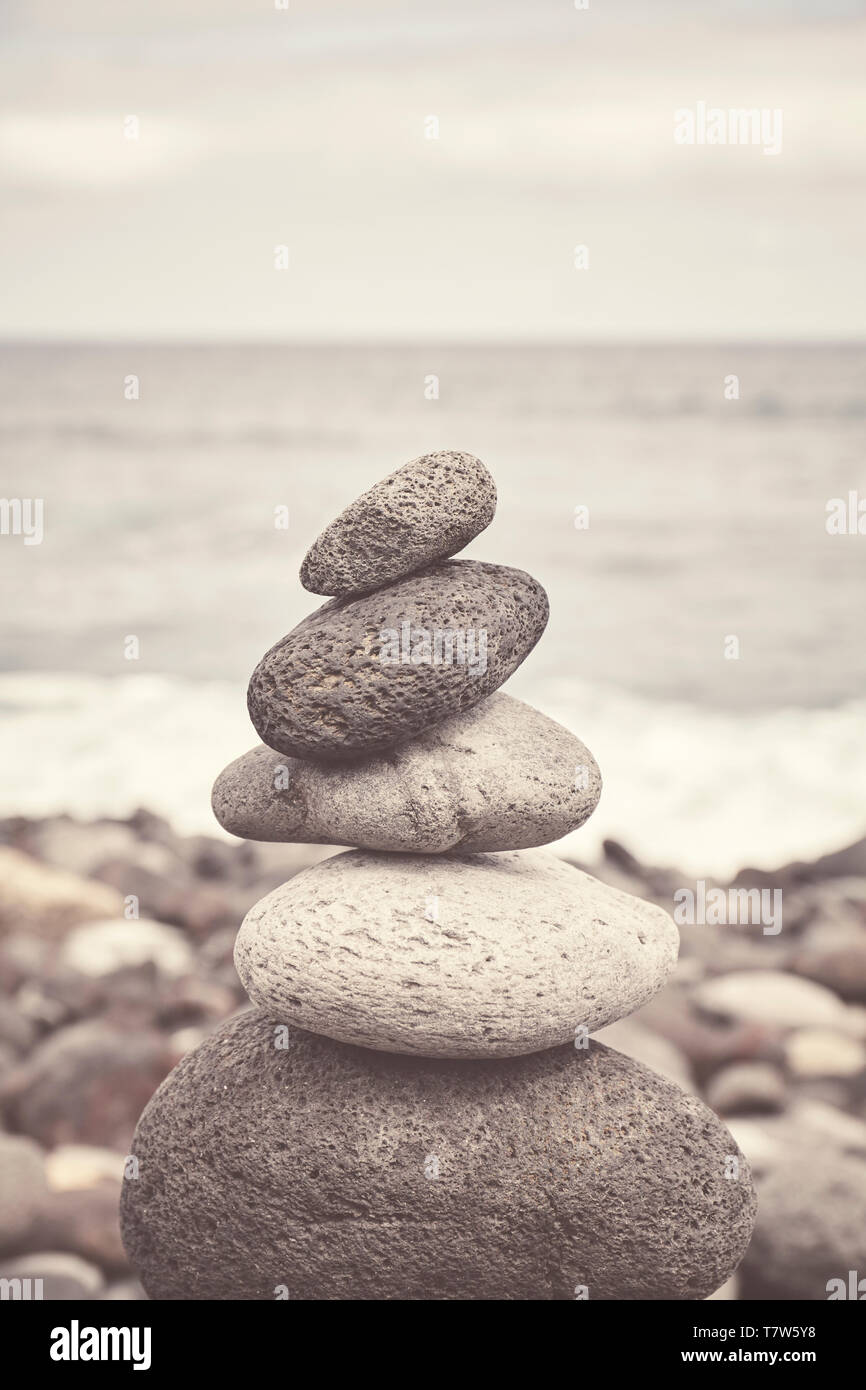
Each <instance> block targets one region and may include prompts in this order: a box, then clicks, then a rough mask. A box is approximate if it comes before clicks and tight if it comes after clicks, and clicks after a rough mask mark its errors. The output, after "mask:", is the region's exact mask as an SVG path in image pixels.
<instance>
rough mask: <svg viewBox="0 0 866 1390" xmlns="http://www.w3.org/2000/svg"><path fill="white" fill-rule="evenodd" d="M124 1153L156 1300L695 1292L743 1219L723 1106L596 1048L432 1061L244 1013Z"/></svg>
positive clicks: (724, 1259) (723, 1256)
mask: <svg viewBox="0 0 866 1390" xmlns="http://www.w3.org/2000/svg"><path fill="white" fill-rule="evenodd" d="M132 1152H133V1153H134V1154H135V1156H136V1158H137V1159H138V1161H139V1172H140V1176H139V1179H138V1181H136V1182H126V1183H124V1184H123V1195H122V1198H121V1229H122V1232H123V1239H124V1244H125V1246H126V1249H127V1252H128V1254H129V1258H130V1261H131V1262H132V1264H133V1266H134V1268H135V1269H136V1270H137V1272H138V1274H139V1276H140V1278H141V1281H142V1283H143V1285H144V1287H145V1289H146V1290H147V1292H148V1293H149V1294H150V1296H151V1297H152V1298H162V1299H224V1300H239V1299H262V1300H269V1301H274V1300H275V1299H280V1298H288V1299H290V1300H295V1299H308V1300H322V1299H327V1300H340V1301H342V1300H398V1301H405V1300H408V1299H413V1300H414V1299H417V1300H429V1299H434V1300H449V1301H450V1300H456V1299H460V1300H494V1301H500V1300H516V1301H523V1300H539V1299H543V1300H548V1299H551V1300H560V1301H572V1300H574V1299H575V1298H576V1297H581V1296H585V1295H581V1294H580V1293H578V1290H586V1291H587V1293H588V1297H589V1299H590V1302H593V1301H596V1300H598V1299H701V1298H704V1297H706V1295H707V1294H709V1293H711V1292H712V1291H713V1290H714V1289H716V1288H718V1287H719V1286H720V1285H721V1284H723V1283H724V1282H725V1280H726V1279H727V1278H728V1276H729V1275H730V1273H731V1271H732V1270H733V1269H734V1268H735V1267H736V1265H737V1263H738V1262H739V1260H740V1258H741V1257H742V1254H743V1251H744V1249H745V1247H746V1244H747V1243H748V1239H749V1234H750V1232H751V1228H752V1223H753V1221H754V1215H755V1198H754V1191H753V1188H752V1184H751V1180H750V1175H749V1169H748V1164H747V1163H746V1161H745V1159H743V1158H742V1157H741V1156H739V1155H738V1154H737V1148H736V1144H735V1143H734V1141H733V1139H732V1138H731V1136H730V1134H729V1133H728V1131H727V1130H726V1129H725V1127H724V1125H722V1124H721V1122H720V1121H719V1120H718V1119H717V1118H716V1116H715V1115H713V1113H712V1112H711V1111H710V1110H707V1108H706V1106H705V1105H702V1104H701V1102H700V1101H699V1100H697V1099H696V1098H695V1097H694V1096H686V1095H684V1094H683V1092H682V1091H680V1090H679V1089H678V1088H677V1087H676V1086H673V1085H671V1083H670V1082H669V1081H666V1080H664V1078H663V1077H660V1076H656V1075H655V1074H654V1073H653V1072H651V1071H649V1070H648V1069H647V1068H646V1067H642V1066H640V1065H639V1064H638V1063H637V1062H633V1061H632V1060H631V1059H630V1058H628V1057H622V1056H620V1054H619V1053H617V1052H613V1051H611V1050H610V1049H609V1048H606V1047H602V1046H601V1045H600V1044H597V1043H595V1042H592V1043H590V1046H589V1049H588V1050H587V1051H585V1052H578V1051H575V1049H574V1048H573V1047H570V1046H567V1047H564V1048H555V1049H553V1050H551V1051H548V1052H539V1053H536V1054H535V1055H534V1056H532V1057H517V1058H507V1059H504V1060H498V1061H496V1060H494V1061H486V1062H471V1061H453V1062H448V1061H432V1060H430V1059H428V1058H419V1057H393V1056H385V1055H384V1054H383V1053H376V1052H369V1051H367V1050H366V1049H364V1048H358V1047H347V1046H345V1045H344V1044H342V1043H335V1042H331V1041H330V1039H328V1038H321V1037H315V1036H314V1035H313V1034H312V1033H304V1032H301V1031H300V1030H296V1029H291V1028H290V1029H288V1030H286V1035H285V1036H284V1035H283V1032H282V1030H275V1028H274V1026H273V1024H272V1023H271V1022H270V1021H269V1020H268V1019H267V1018H265V1017H264V1016H263V1015H262V1014H261V1013H259V1012H258V1010H252V1011H250V1012H247V1013H244V1014H241V1015H240V1016H239V1017H238V1018H235V1019H230V1020H229V1021H228V1022H227V1023H225V1024H223V1025H222V1027H221V1028H220V1029H219V1030H218V1032H216V1033H214V1034H212V1035H211V1036H210V1037H209V1038H208V1039H207V1040H206V1041H205V1042H203V1043H202V1044H201V1046H200V1047H198V1048H197V1049H196V1051H195V1052H192V1053H190V1054H189V1055H188V1056H187V1057H185V1058H184V1060H183V1061H182V1062H181V1063H180V1065H179V1066H178V1067H177V1068H176V1069H175V1070H174V1071H173V1072H172V1074H171V1076H170V1077H168V1079H167V1080H166V1082H165V1083H164V1085H162V1086H161V1087H160V1089H159V1090H158V1091H157V1093H156V1095H155V1096H154V1098H153V1100H152V1101H151V1102H150V1104H149V1105H148V1107H147V1109H146V1111H145V1113H144V1114H143V1115H142V1117H141V1120H140V1121H139V1125H138V1129H137V1131H136V1135H135V1139H134V1141H133V1145H132ZM734 1157H736V1158H737V1159H738V1163H737V1164H736V1165H734V1164H732V1162H731V1160H732V1158H734Z"/></svg>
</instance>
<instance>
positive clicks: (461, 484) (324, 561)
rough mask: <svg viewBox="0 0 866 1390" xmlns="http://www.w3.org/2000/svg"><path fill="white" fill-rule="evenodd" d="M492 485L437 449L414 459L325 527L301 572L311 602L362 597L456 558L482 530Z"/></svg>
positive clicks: (489, 516)
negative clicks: (437, 562) (331, 596)
mask: <svg viewBox="0 0 866 1390" xmlns="http://www.w3.org/2000/svg"><path fill="white" fill-rule="evenodd" d="M495 511H496V485H495V483H494V481H493V479H492V478H491V476H490V474H489V473H488V471H487V469H486V468H485V467H484V464H483V463H482V462H481V460H480V459H477V458H474V457H473V455H472V454H463V453H457V452H455V451H454V450H451V449H440V450H439V451H438V452H436V453H434V454H424V456H423V457H422V458H417V459H413V460H412V462H411V463H406V464H404V465H403V467H402V468H398V469H397V471H396V473H391V474H390V475H389V476H388V477H387V478H383V479H382V481H381V482H379V483H376V485H375V487H371V488H370V489H369V491H368V492H365V493H363V494H362V495H361V496H360V497H358V498H357V499H356V500H355V501H354V502H352V503H351V504H350V506H348V507H346V509H345V511H342V512H341V513H340V515H339V516H338V517H337V518H336V519H335V520H334V521H332V522H331V523H330V525H329V526H326V528H325V530H324V531H323V532H322V534H321V535H320V536H319V538H318V540H317V541H315V542H314V544H313V545H311V546H310V549H309V550H308V551H307V554H306V555H305V557H304V562H303V564H302V565H301V583H302V584H303V586H304V588H305V589H309V590H310V591H311V592H312V593H314V594H334V595H337V596H341V597H342V596H345V595H346V594H362V593H368V592H369V591H370V590H371V589H378V588H381V586H382V585H383V584H390V583H393V581H394V580H395V579H401V578H402V577H403V575H406V574H411V573H412V571H413V570H416V569H420V568H421V567H422V566H424V565H429V564H431V563H432V562H433V561H434V560H445V559H447V558H448V556H450V555H456V553H457V551H458V550H462V549H463V547H464V546H465V545H468V544H469V542H470V541H471V540H474V538H475V537H476V536H477V535H478V534H479V533H480V532H481V531H483V530H484V528H485V526H489V525H490V523H491V521H492V520H493V513H494V512H495Z"/></svg>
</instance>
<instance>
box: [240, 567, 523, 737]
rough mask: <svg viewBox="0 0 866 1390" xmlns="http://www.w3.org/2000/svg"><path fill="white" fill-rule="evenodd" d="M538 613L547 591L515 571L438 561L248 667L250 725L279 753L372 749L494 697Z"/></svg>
mask: <svg viewBox="0 0 866 1390" xmlns="http://www.w3.org/2000/svg"><path fill="white" fill-rule="evenodd" d="M547 616H548V604H547V595H546V594H545V592H544V590H543V588H542V587H541V585H540V584H539V583H538V581H537V580H535V579H533V578H532V577H531V576H530V575H528V574H526V573H525V572H524V571H523V570H516V569H510V568H508V567H507V566H505V565H485V564H479V563H477V562H475V561H472V560H445V561H443V562H442V563H441V564H437V565H431V566H429V567H428V568H427V569H424V570H420V571H419V572H418V573H417V574H413V575H410V576H409V578H408V579H401V580H398V581H397V582H396V583H395V584H390V585H388V587H387V588H384V589H378V590H377V591H376V592H375V593H373V594H367V595H366V596H364V597H361V598H354V599H332V600H331V602H330V603H326V604H323V605H322V607H321V608H319V609H317V610H316V612H315V613H311V614H310V615H309V617H307V618H305V619H304V620H303V622H301V623H299V624H298V626H297V627H296V628H294V629H293V630H292V631H291V632H290V633H289V634H288V636H286V637H284V638H283V639H282V640H281V641H280V642H278V643H277V644H276V646H274V647H272V648H271V650H270V651H269V652H267V653H266V654H265V656H263V657H262V659H261V661H260V662H259V664H258V666H257V667H256V669H255V671H254V672H253V674H252V678H251V680H250V684H249V690H248V692H247V706H248V709H249V713H250V718H251V719H252V722H253V725H254V727H255V730H256V733H257V734H258V735H259V738H260V739H261V740H262V742H263V743H266V744H267V745H268V746H269V747H270V748H276V749H277V750H278V751H279V752H280V753H288V754H289V755H290V756H291V757H296V758H319V759H323V760H325V761H335V760H337V761H338V760H340V759H344V758H354V757H366V756H369V755H370V754H373V753H379V752H384V751H385V750H386V749H390V748H395V747H396V746H397V745H398V744H400V743H405V742H406V740H407V739H410V738H412V737H413V736H414V735H416V734H420V733H421V732H422V731H423V730H425V729H427V728H429V727H430V726H431V725H432V724H437V723H439V722H440V721H441V720H443V719H446V718H447V717H448V716H449V715H452V714H457V713H459V712H460V711H461V710H467V709H471V707H472V706H473V705H477V704H479V703H480V701H481V700H483V699H485V698H486V697H487V696H488V695H490V694H492V692H493V691H494V690H497V689H498V688H499V686H500V685H502V684H503V682H504V681H506V680H507V679H508V677H509V676H510V675H512V673H513V672H514V671H516V670H517V667H518V666H519V665H520V663H521V662H522V661H523V660H524V659H525V658H526V657H527V656H528V655H529V653H530V652H531V650H532V648H533V647H534V646H535V644H536V642H537V641H538V639H539V637H540V636H541V634H542V632H543V631H544V628H545V625H546V623H547ZM404 657H405V658H406V659H405V660H404ZM416 658H420V659H416Z"/></svg>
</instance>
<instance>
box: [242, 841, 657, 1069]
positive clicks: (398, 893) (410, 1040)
mask: <svg viewBox="0 0 866 1390" xmlns="http://www.w3.org/2000/svg"><path fill="white" fill-rule="evenodd" d="M678 945H679V935H678V932H677V929H676V927H675V926H674V924H673V921H672V920H671V918H670V917H669V915H668V914H667V913H666V912H665V911H664V910H663V909H662V908H660V907H657V906H656V905H655V904H654V903H647V902H643V901H641V899H639V898H633V897H631V896H630V895H629V894H628V893H622V892H620V891H619V890H618V889H615V888H609V887H608V886H607V885H606V884H603V883H600V882H599V881H598V880H597V879H594V878H590V876H589V875H588V874H584V873H582V872H581V871H580V870H579V869H575V868H573V867H572V866H571V865H570V864H566V863H564V862H563V861H562V860H561V859H558V858H557V857H556V856H555V855H553V854H550V853H547V852H546V851H544V850H524V851H523V852H521V853H506V854H475V855H469V856H467V857H466V858H452V857H451V856H447V857H439V858H431V857H430V856H429V855H404V854H400V855H394V854H373V853H369V852H367V851H364V850H352V851H350V852H348V853H345V854H338V855H336V856H334V857H333V858H332V859H327V860H325V861H323V862H322V863H321V864H317V865H315V866H314V867H313V868H311V869H306V870H304V872H303V873H301V874H298V875H297V876H296V877H295V878H292V879H290V880H289V882H288V883H284V884H283V885H282V887H280V888H277V889H276V890H275V891H274V892H273V893H269V894H268V895H267V897H265V898H262V900H261V902H258V903H256V905H255V907H253V908H252V909H251V910H250V911H249V912H248V913H247V916H246V917H245V919H244V922H243V925H242V926H241V929H240V932H239V933H238V938H237V941H236V943H235V965H236V967H237V971H238V974H239V975H240V977H241V982H242V983H243V986H244V989H245V990H246V991H247V994H248V995H249V996H250V998H251V999H252V1001H253V1003H254V1004H257V1005H259V1007H261V1008H262V1009H264V1010H266V1011H267V1012H268V1014H269V1015H270V1016H272V1017H273V1018H275V1019H277V1020H281V1021H283V1022H285V1023H292V1024H296V1025H297V1026H298V1027H301V1028H308V1029H310V1030H312V1032H314V1033H324V1034H325V1035H326V1036H327V1037H331V1038H339V1039H341V1040H342V1041H343V1042H349V1043H357V1044H360V1045H361V1046H363V1047H371V1048H377V1049H380V1050H382V1051H385V1052H403V1053H415V1054H419V1055H421V1056H426V1057H514V1056H518V1055H520V1054H521V1053H526V1052H535V1051H538V1050H540V1049H541V1048H547V1047H556V1046H558V1045H559V1044H561V1043H564V1042H566V1041H568V1040H569V1039H570V1040H572V1041H573V1040H574V1039H575V1036H576V1035H577V1034H578V1031H579V1030H581V1029H584V1030H586V1031H587V1032H590V1033H591V1032H593V1031H594V1030H595V1029H596V1028H603V1027H604V1026H605V1024H607V1023H613V1022H614V1020H616V1019H618V1018H622V1017H623V1016H624V1015H626V1014H630V1013H632V1012H633V1011H634V1010H635V1009H638V1008H640V1006H641V1005H642V1004H645V1003H647V1002H648V1001H649V1000H650V999H651V998H652V997H653V995H654V994H656V993H657V992H658V990H660V989H661V987H662V985H663V984H664V983H665V980H666V979H667V978H668V976H669V975H670V973H671V971H672V970H673V968H674V966H675V965H676V960H677V949H678Z"/></svg>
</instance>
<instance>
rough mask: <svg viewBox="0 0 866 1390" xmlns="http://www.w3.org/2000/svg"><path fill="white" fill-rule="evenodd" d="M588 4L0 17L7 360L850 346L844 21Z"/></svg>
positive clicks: (143, 10) (57, 4)
mask: <svg viewBox="0 0 866 1390" xmlns="http://www.w3.org/2000/svg"><path fill="white" fill-rule="evenodd" d="M589 3H590V8H589V9H588V10H585V11H584V10H577V9H576V8H575V4H574V0H520V3H518V2H517V0H402V2H401V0H351V2H349V0H288V4H289V8H288V10H285V11H283V10H277V9H276V8H275V7H274V0H206V3H205V0H147V3H137V4H132V3H130V0H75V3H74V4H64V3H62V2H61V0H17V3H16V0H5V3H4V5H3V9H2V12H0V37H2V41H3V42H2V57H0V169H2V181H3V205H4V215H3V225H4V230H3V255H2V260H0V302H2V305H3V310H2V314H3V324H2V332H3V335H4V336H6V337H14V336H18V335H27V336H30V337H84V338H99V337H112V338H117V337H125V338H142V337H154V338H206V339H225V338H241V339H249V338H277V339H293V340H298V339H306V338H316V339H377V338H399V339H455V340H456V339H509V340H519V339H567V340H584V339H587V338H600V337H601V338H613V339H626V340H628V339H634V338H640V339H651V338H704V339H718V338H726V339H732V338H733V339H744V338H761V339H768V338H794V339H814V338H822V339H835V338H855V337H856V338H859V337H862V336H863V326H864V322H866V318H864V309H866V275H864V266H863V240H864V210H866V199H864V181H866V180H864V175H866V89H864V76H863V74H864V71H866V5H864V3H862V2H861V0H808V2H807V0H800V3H795V2H794V0H788V3H782V2H781V0H751V3H728V4H719V3H716V2H715V0H688V3H685V2H684V3H678V2H677V0H652V2H651V3H650V2H649V0H646V2H645V3H641V4H635V3H631V0H589ZM698 102H705V103H707V105H709V106H718V107H722V108H725V109H727V108H730V107H744V106H745V107H758V108H768V109H770V110H773V109H776V108H781V110H782V113H783V142H782V151H781V153H780V154H779V155H777V156H772V155H770V156H767V155H765V154H764V153H763V151H762V149H761V147H760V146H757V147H751V146H747V147H718V146H715V147H710V146H697V145H693V146H686V145H678V144H676V143H675V141H674V138H673V130H674V111H675V110H676V109H677V108H694V107H695V105H696V103H698ZM129 115H134V116H137V117H138V119H139V121H140V136H139V139H138V140H130V139H127V138H125V135H124V119H125V117H127V116H129ZM429 116H435V117H437V119H438V122H439V139H438V140H431V139H426V138H425V120H426V118H427V117H429ZM280 244H285V245H287V246H288V247H289V268H288V270H286V271H277V270H275V269H274V268H273V261H274V247H275V246H276V245H280ZM578 244H581V245H585V246H587V248H588V258H589V268H588V269H587V270H576V269H575V268H574V248H575V246H576V245H578Z"/></svg>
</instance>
